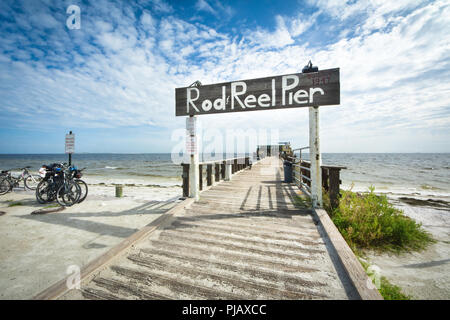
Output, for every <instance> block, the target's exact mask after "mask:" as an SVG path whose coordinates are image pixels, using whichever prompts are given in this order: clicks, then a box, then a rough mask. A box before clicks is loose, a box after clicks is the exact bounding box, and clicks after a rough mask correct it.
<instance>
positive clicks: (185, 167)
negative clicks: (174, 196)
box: [181, 163, 189, 197]
mask: <svg viewBox="0 0 450 320" xmlns="http://www.w3.org/2000/svg"><path fill="white" fill-rule="evenodd" d="M181 165H182V166H183V175H182V178H183V197H189V163H182V164H181Z"/></svg>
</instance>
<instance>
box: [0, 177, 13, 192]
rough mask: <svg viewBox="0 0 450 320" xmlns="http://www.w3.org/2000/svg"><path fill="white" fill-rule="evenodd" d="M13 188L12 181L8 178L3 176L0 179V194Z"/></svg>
mask: <svg viewBox="0 0 450 320" xmlns="http://www.w3.org/2000/svg"><path fill="white" fill-rule="evenodd" d="M11 189H12V186H11V182H9V180H8V179H6V178H3V179H1V180H0V195H4V194H6V193H8V191H10V190H11Z"/></svg>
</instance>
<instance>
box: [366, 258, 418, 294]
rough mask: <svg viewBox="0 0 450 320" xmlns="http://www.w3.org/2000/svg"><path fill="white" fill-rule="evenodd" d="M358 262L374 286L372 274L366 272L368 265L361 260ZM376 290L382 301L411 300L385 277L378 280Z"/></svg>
mask: <svg viewBox="0 0 450 320" xmlns="http://www.w3.org/2000/svg"><path fill="white" fill-rule="evenodd" d="M359 262H360V263H361V265H362V266H363V268H364V270H365V271H366V273H367V274H368V275H369V277H371V279H372V282H373V283H374V284H375V285H376V281H374V279H373V277H372V274H371V273H370V272H369V271H368V268H369V266H370V264H369V263H367V262H364V261H363V260H361V259H359ZM377 289H378V291H379V292H380V294H381V296H382V297H383V299H384V300H411V298H412V297H411V296H409V295H406V294H404V293H403V292H402V289H401V288H400V287H399V286H396V285H394V284H392V283H390V282H389V280H388V279H387V278H386V277H381V278H380V282H379V287H378V288H377Z"/></svg>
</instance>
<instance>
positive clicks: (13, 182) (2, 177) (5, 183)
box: [0, 167, 41, 195]
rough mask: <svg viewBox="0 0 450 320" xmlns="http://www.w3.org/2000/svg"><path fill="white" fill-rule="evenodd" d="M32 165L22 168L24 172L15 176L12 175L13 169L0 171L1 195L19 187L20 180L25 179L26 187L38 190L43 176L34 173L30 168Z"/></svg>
mask: <svg viewBox="0 0 450 320" xmlns="http://www.w3.org/2000/svg"><path fill="white" fill-rule="evenodd" d="M30 168H31V167H25V168H20V170H22V173H21V174H20V175H19V176H17V177H14V176H12V175H11V170H3V171H1V173H0V195H3V194H6V193H7V192H10V191H12V190H13V188H18V187H19V186H20V184H19V183H20V182H21V181H23V185H24V187H23V188H24V189H29V190H36V188H37V185H38V184H39V182H40V181H41V177H39V176H37V175H32V174H31V173H30V172H29V171H28V169H30Z"/></svg>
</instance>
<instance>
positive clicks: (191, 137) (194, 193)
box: [186, 116, 200, 201]
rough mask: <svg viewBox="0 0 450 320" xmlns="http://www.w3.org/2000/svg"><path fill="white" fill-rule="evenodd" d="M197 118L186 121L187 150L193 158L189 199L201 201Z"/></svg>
mask: <svg viewBox="0 0 450 320" xmlns="http://www.w3.org/2000/svg"><path fill="white" fill-rule="evenodd" d="M196 125H197V117H196V116H189V117H188V118H187V119H186V130H187V133H188V135H187V137H186V138H187V143H186V149H187V152H188V153H189V154H190V157H191V164H190V166H189V198H194V199H195V201H198V200H199V199H200V196H199V175H200V174H199V167H198V147H197V135H196V129H197V128H196Z"/></svg>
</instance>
